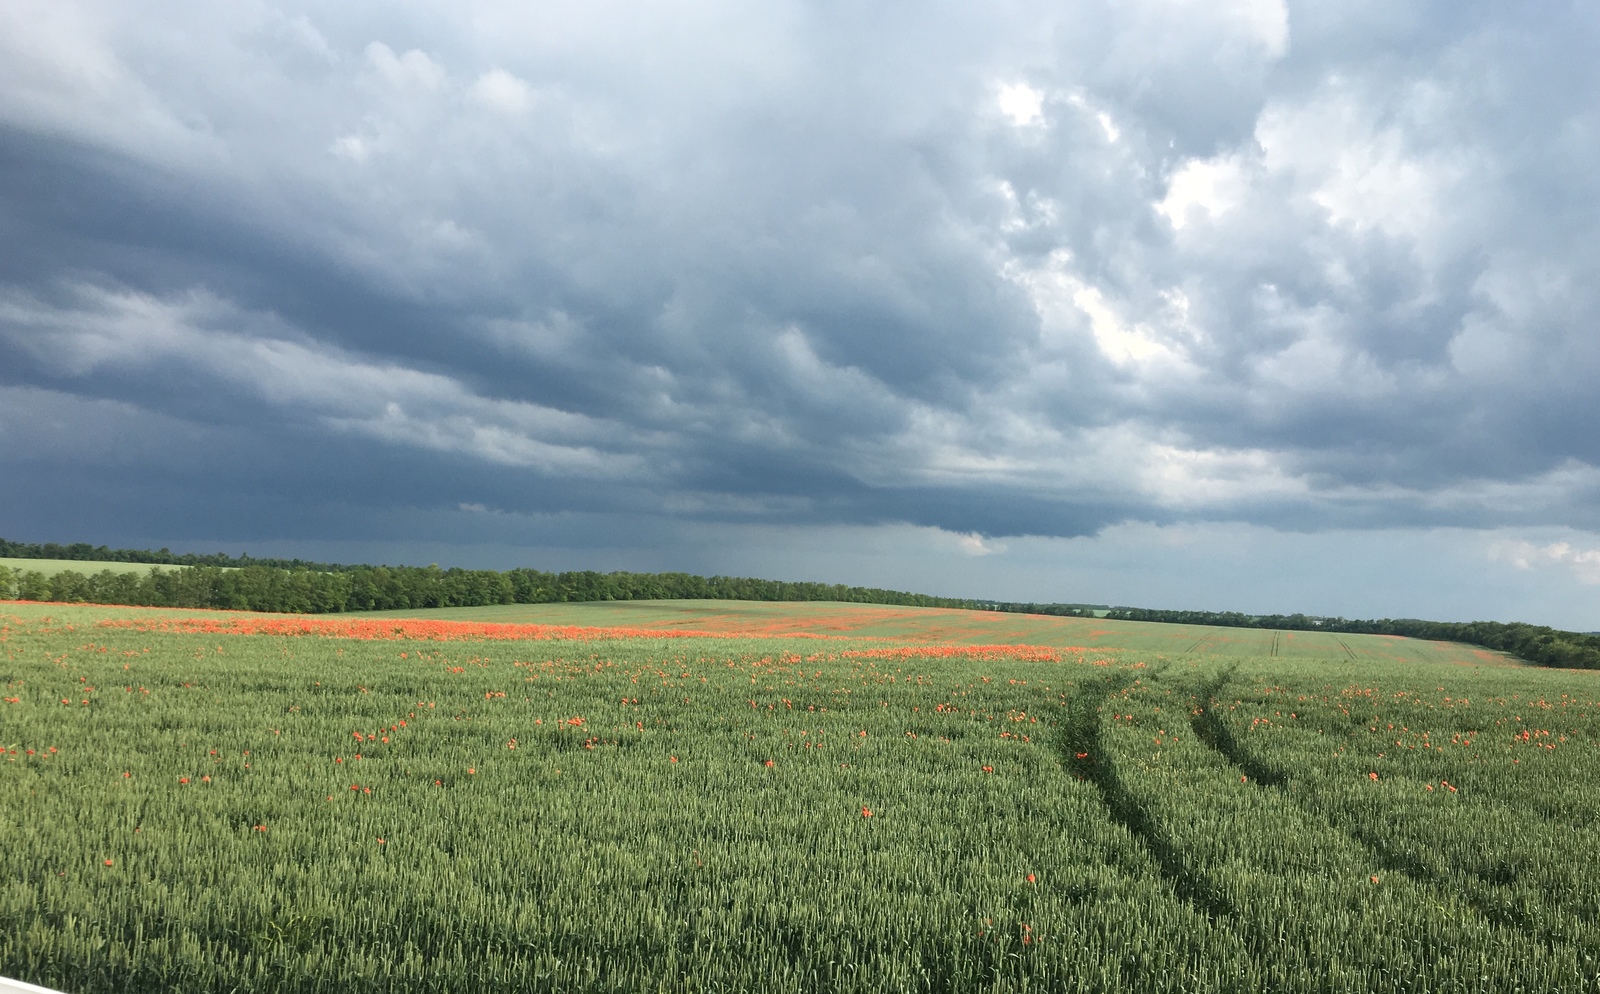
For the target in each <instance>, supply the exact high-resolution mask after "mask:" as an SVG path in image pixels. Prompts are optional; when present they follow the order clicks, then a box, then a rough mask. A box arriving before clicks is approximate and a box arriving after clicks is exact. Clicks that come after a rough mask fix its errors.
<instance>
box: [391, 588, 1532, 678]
mask: <svg viewBox="0 0 1600 994" xmlns="http://www.w3.org/2000/svg"><path fill="white" fill-rule="evenodd" d="M368 616H369V615H365V614H364V615H362V617H368ZM370 616H375V617H395V618H399V617H406V618H438V619H444V620H452V621H478V622H496V623H502V624H542V625H584V626H596V627H610V626H624V627H627V626H633V627H642V628H659V629H679V630H699V631H711V632H718V633H729V634H742V635H759V636H776V635H793V634H803V633H821V634H826V635H839V636H849V637H870V638H889V639H897V640H904V641H908V642H942V643H949V644H953V645H981V644H991V645H992V644H1027V645H1048V646H1055V647H1059V648H1065V647H1069V646H1082V647H1087V648H1096V649H1127V650H1131V651H1138V652H1148V653H1155V654H1159V655H1169V656H1176V655H1196V654H1198V655H1222V656H1241V657H1242V656H1269V657H1272V656H1275V657H1305V658H1316V659H1324V658H1340V657H1343V658H1348V659H1375V660H1379V659H1381V660H1390V661H1393V662H1449V663H1459V664H1462V665H1469V666H1479V665H1513V661H1511V660H1509V659H1507V658H1506V657H1505V656H1503V655H1502V654H1500V653H1495V652H1490V651H1488V650H1485V649H1478V648H1476V647H1473V646H1464V645H1460V644H1458V643H1454V642H1425V641H1421V640H1418V639H1407V638H1399V637H1397V636H1389V635H1336V634H1333V633H1330V632H1275V631H1263V630H1258V629H1253V628H1209V627H1200V626H1196V625H1163V624H1152V623H1149V622H1140V621H1107V620H1105V619H1104V618H1057V617H1051V616H1048V615H1039V614H1000V613H997V612H993V611H951V610H946V609H942V608H925V607H884V606H880V605H877V604H813V603H786V602H776V603H774V602H764V601H610V602H601V603H585V604H506V605H502V606H499V607H459V608H437V609H433V610H426V611H377V612H373V613H372V615H370Z"/></svg>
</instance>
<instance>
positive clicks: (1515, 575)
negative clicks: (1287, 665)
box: [0, 0, 1600, 629]
mask: <svg viewBox="0 0 1600 994" xmlns="http://www.w3.org/2000/svg"><path fill="white" fill-rule="evenodd" d="M1597 12H1600V8H1597V7H1596V6H1595V5H1593V4H1584V3H1565V4H1563V3H1528V4H1504V3H1472V2H1461V0H1453V2H1449V3H1443V2H1439V3H1404V2H1396V0H1345V2H1329V0H1320V2H1316V3H1290V4H1287V5H1286V4H1284V3H1281V2H1278V0H1231V2H1229V0H1168V2H1157V0H1132V2H1129V0H1116V2H1110V0H1106V2H1099V3H1096V2H1077V0H1066V2H1063V0H1049V2H1038V3H1032V2H1023V0H1017V2H990V3H968V4H877V5H861V4H842V3H832V2H818V3H809V4H802V3H795V2H789V0H762V2H759V3H756V2H749V0H738V2H735V0H683V2H674V3H649V2H639V0H628V2H608V0H582V2H578V0H541V2H539V3H531V4H530V3H527V2H525V0H522V2H509V0H508V2H503V3H495V2H474V0H466V2H463V0H453V2H450V3H445V2H425V0H412V2H401V3H394V2H386V3H381V4H379V3H366V2H361V0H342V2H340V3H330V4H325V5H324V4H315V3H293V2H287V3H274V2H269V0H255V2H250V0H243V2H236V3H227V4H210V5H199V6H193V5H174V4H168V3H153V2H140V0H104V2H92V0H88V2H74V0H10V2H8V3H5V4H3V5H0V467H3V469H0V535H3V536H4V537H7V538H11V539H14V540H27V541H61V542H70V541H89V542H94V543H97V544H98V543H107V544H111V545H134V546H145V545H168V546H171V547H172V548H174V549H184V550H189V549H193V550H199V551H214V550H217V549H223V550H227V551H232V552H238V551H241V550H248V551H250V552H252V553H255V554H291V555H305V556H314V557H318V558H327V559H340V560H347V561H348V560H354V561H390V562H421V563H426V562H430V561H437V562H439V563H441V564H444V565H464V566H494V567H508V566H513V565H533V566H540V567H544V568H597V569H640V570H656V569H685V570H690V571H695V572H731V573H741V574H755V575H763V576H769V577H774V578H785V579H816V580H828V581H838V582H849V583H869V584H877V585H887V586H893V587H899V588H909V589H916V590H922V591H927V592H934V593H943V594H953V595H966V596H995V597H1009V598H1020V599H1037V600H1057V601H1089V602H1112V603H1123V604H1138V605H1144V606H1152V607H1191V608H1215V609H1240V610H1247V611H1294V610H1301V611H1306V612H1309V613H1329V614H1331V613H1342V614H1347V615H1363V616H1367V615H1421V616H1427V617H1438V618H1453V619H1455V618H1472V617H1491V618H1501V619H1507V620H1509V619H1511V618H1524V619H1528V620H1536V621H1543V622H1547V623H1552V624H1558V625H1562V626H1566V627H1576V628H1581V629H1595V628H1600V611H1597V610H1596V607H1597V606H1600V431H1597V430H1596V429H1597V427H1600V417H1597V414H1600V391H1597V390H1596V385H1597V384H1600V258H1597V256H1600V60H1596V59H1595V57H1594V53H1595V52H1596V51H1597V50H1600V13H1597Z"/></svg>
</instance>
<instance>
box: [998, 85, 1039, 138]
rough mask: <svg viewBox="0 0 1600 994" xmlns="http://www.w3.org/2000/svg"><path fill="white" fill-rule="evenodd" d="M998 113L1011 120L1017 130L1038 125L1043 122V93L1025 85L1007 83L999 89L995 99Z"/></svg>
mask: <svg viewBox="0 0 1600 994" xmlns="http://www.w3.org/2000/svg"><path fill="white" fill-rule="evenodd" d="M996 103H997V104H998V105H999V107H1000V113H1002V114H1004V115H1005V116H1006V117H1008V118H1010V119H1011V123H1012V124H1014V125H1016V126H1017V127H1019V128H1025V127H1027V126H1029V125H1031V124H1039V123H1041V122H1043V120H1044V93H1043V91H1041V90H1036V89H1034V88H1033V87H1031V86H1029V85H1028V84H1027V83H1008V84H1006V85H1004V86H1001V87H1000V95H999V97H998V98H997V99H996Z"/></svg>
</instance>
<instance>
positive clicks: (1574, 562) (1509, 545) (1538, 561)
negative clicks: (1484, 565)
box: [1489, 539, 1600, 586]
mask: <svg viewBox="0 0 1600 994" xmlns="http://www.w3.org/2000/svg"><path fill="white" fill-rule="evenodd" d="M1489 559H1490V560H1491V561H1498V562H1507V563H1510V564H1511V565H1512V566H1513V567H1515V568H1517V569H1519V570H1532V569H1536V568H1539V567H1544V566H1565V567H1567V568H1568V569H1570V570H1571V571H1572V575H1573V576H1574V577H1575V578H1576V579H1577V580H1578V582H1579V583H1583V584H1586V585H1589V586H1595V585H1597V584H1600V548H1594V549H1580V548H1575V547H1574V546H1573V545H1572V543H1570V542H1551V543H1550V544H1548V545H1535V544H1534V543H1532V542H1529V541H1526V540H1523V539H1514V540H1505V541H1500V542H1496V543H1494V544H1493V545H1491V546H1490V547H1489Z"/></svg>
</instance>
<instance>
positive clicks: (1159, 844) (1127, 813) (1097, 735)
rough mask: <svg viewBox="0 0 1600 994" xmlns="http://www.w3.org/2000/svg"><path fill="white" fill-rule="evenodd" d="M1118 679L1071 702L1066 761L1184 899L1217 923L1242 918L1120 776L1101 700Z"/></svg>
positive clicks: (1064, 739) (1089, 687)
mask: <svg viewBox="0 0 1600 994" xmlns="http://www.w3.org/2000/svg"><path fill="white" fill-rule="evenodd" d="M1114 682H1115V681H1114V679H1104V680H1096V681H1093V682H1091V683H1086V684H1085V685H1084V686H1083V687H1082V688H1081V689H1080V690H1079V692H1078V693H1077V694H1076V695H1075V696H1074V697H1073V698H1072V699H1071V700H1070V701H1069V702H1068V705H1067V707H1068V714H1067V720H1066V721H1065V722H1064V723H1063V733H1062V736H1061V739H1060V742H1061V749H1062V762H1063V765H1064V766H1066V768H1067V770H1068V771H1069V772H1071V773H1072V774H1074V775H1075V776H1077V777H1078V778H1079V779H1082V780H1086V781H1088V782H1089V783H1091V784H1093V785H1094V787H1095V789H1096V790H1098V791H1099V792H1100V799H1101V800H1102V801H1103V802H1104V803H1105V806H1106V810H1107V811H1108V812H1109V813H1110V815H1111V818H1112V820H1113V821H1115V822H1116V823H1117V824H1119V825H1121V826H1122V827H1123V828H1125V829H1127V830H1128V832H1129V834H1131V835H1132V836H1133V837H1134V838H1135V839H1137V840H1138V841H1139V843H1140V844H1141V845H1143V846H1144V848H1145V849H1146V851H1148V852H1149V853H1150V855H1151V857H1152V858H1153V859H1154V860H1155V862H1156V866H1157V868H1158V869H1159V870H1160V872H1161V876H1162V877H1164V878H1165V879H1166V881H1167V882H1168V884H1170V885H1171V887H1172V889H1173V891H1174V892H1175V893H1176V894H1177V895H1178V897H1179V898H1180V899H1182V900H1183V901H1185V902H1187V903H1188V904H1189V905H1190V906H1192V907H1193V908H1194V909H1195V910H1197V911H1199V912H1200V913H1201V914H1203V915H1205V916H1206V917H1207V918H1209V919H1211V920H1212V921H1217V920H1219V919H1223V918H1228V919H1235V920H1236V919H1237V917H1238V912H1237V910H1236V909H1235V908H1234V907H1233V905H1232V903H1231V902H1230V901H1228V899H1227V898H1226V897H1225V896H1223V894H1222V893H1221V892H1220V891H1218V890H1217V888H1216V887H1214V886H1213V885H1212V884H1211V882H1210V881H1208V880H1207V879H1206V878H1205V876H1204V875H1203V874H1201V873H1200V872H1198V871H1197V870H1195V869H1194V868H1193V867H1191V866H1190V865H1189V863H1188V861H1187V860H1186V859H1185V858H1184V856H1183V853H1182V851H1181V850H1179V848H1178V846H1177V845H1176V844H1174V843H1173V841H1172V839H1171V838H1170V837H1169V836H1168V835H1167V833H1166V832H1165V831H1163V830H1162V828H1161V825H1160V823H1159V822H1157V820H1156V819H1155V817H1154V816H1153V815H1151V813H1150V812H1149V811H1148V810H1147V809H1146V808H1145V807H1144V805H1143V804H1141V803H1140V802H1139V799H1138V798H1137V797H1135V796H1134V795H1133V793H1132V792H1131V791H1129V790H1128V788H1127V786H1126V785H1125V784H1124V783H1123V782H1122V778H1121V777H1120V776H1118V774H1117V768H1116V764H1115V763H1113V762H1112V760H1111V754H1110V752H1109V751H1108V750H1107V748H1106V746H1105V743H1104V741H1103V737H1102V734H1101V714H1100V705H1101V703H1102V702H1103V701H1104V700H1105V699H1106V698H1107V697H1108V696H1110V694H1111V692H1112V689H1113V688H1112V684H1113V683H1114Z"/></svg>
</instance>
